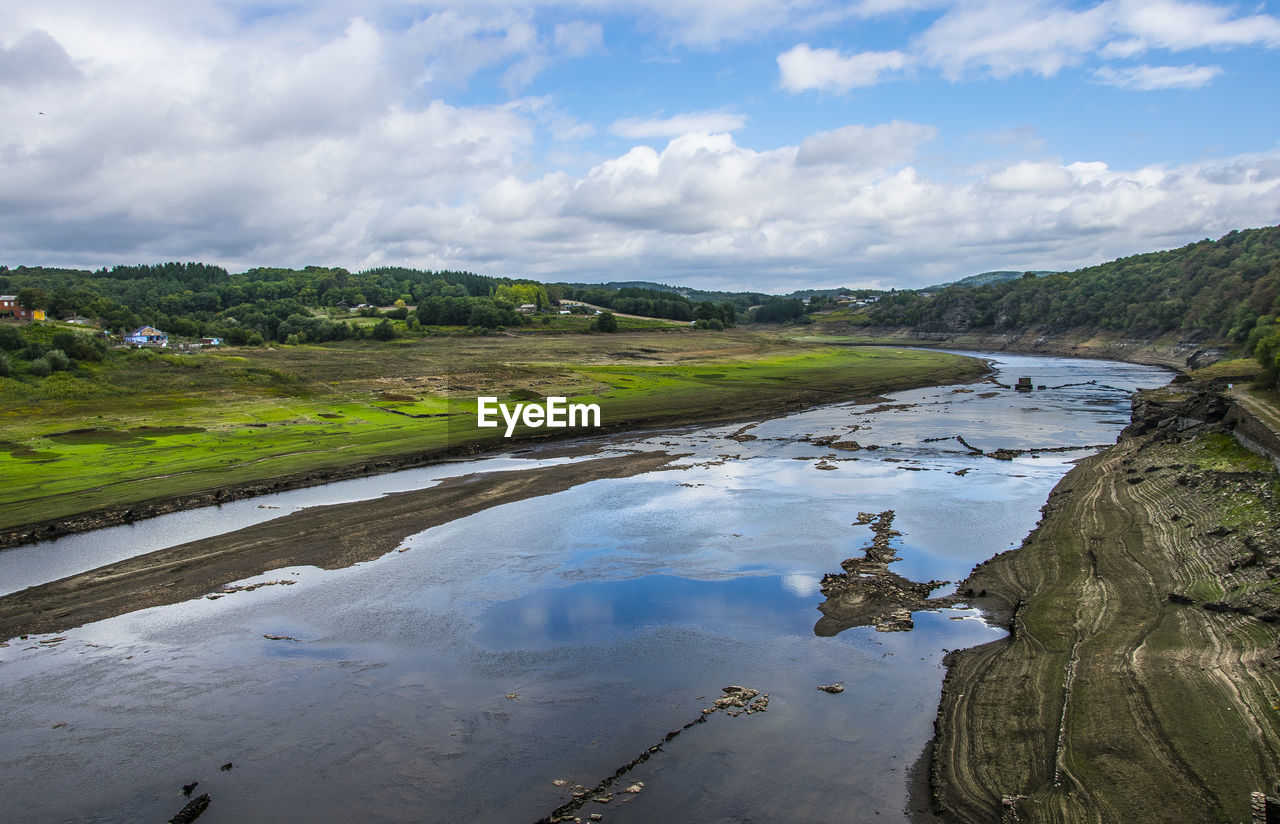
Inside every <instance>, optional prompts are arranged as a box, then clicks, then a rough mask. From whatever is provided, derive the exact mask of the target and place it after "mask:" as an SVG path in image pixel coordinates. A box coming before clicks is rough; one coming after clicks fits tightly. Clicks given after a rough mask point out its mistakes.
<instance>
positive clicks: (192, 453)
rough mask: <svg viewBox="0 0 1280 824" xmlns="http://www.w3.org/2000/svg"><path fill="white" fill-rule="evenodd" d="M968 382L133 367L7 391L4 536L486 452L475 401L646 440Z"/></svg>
mask: <svg viewBox="0 0 1280 824" xmlns="http://www.w3.org/2000/svg"><path fill="white" fill-rule="evenodd" d="M982 371H983V367H982V365H981V363H980V362H978V361H974V360H971V359H966V358H960V357H956V356H952V355H945V354H941V353H926V352H919V351H912V350H901V349H879V348H875V349H873V348H867V349H858V348H850V347H847V346H827V345H825V344H823V343H821V342H817V341H808V342H796V341H794V340H788V339H786V338H784V337H781V336H777V335H769V334H762V333H756V332H747V331H741V330H734V331H729V332H724V333H711V332H693V331H692V330H688V329H672V330H671V331H665V332H658V331H650V332H633V333H622V334H617V335H541V334H515V335H503V336H492V337H438V338H424V339H418V340H402V341H395V342H389V343H372V342H365V341H361V342H343V343H334V344H326V345H317V346H306V345H304V346H286V347H277V348H267V349H259V348H240V349H228V350H221V351H207V352H204V353H200V354H191V355H179V354H167V353H155V352H149V351H144V352H138V353H134V354H132V355H128V356H123V357H118V358H112V359H110V360H109V361H108V362H107V363H104V364H99V365H92V366H89V367H81V368H80V369H79V371H78V372H77V373H76V374H75V375H71V374H68V373H58V374H55V375H54V376H53V377H51V378H47V379H45V380H44V381H43V382H42V383H39V384H31V383H23V384H18V383H17V382H16V381H5V384H6V385H5V387H4V388H5V390H6V391H5V392H4V393H3V398H4V400H2V401H0V481H2V483H0V529H3V530H13V529H15V528H18V527H22V526H24V525H31V524H38V523H44V522H49V521H53V520H57V519H60V518H67V517H70V516H73V515H78V514H82V513H86V512H92V511H95V510H102V509H111V508H117V509H118V508H121V507H131V506H134V505H136V504H140V503H143V502H151V501H156V500H162V499H169V498H174V497H176V496H183V495H192V494H196V493H203V492H209V491H212V490H218V489H225V488H228V487H234V486H237V485H241V484H246V483H250V482H258V481H269V480H273V479H285V483H286V484H287V483H288V478H290V477H291V476H295V475H297V474H298V473H315V472H317V471H321V472H322V471H326V470H335V469H339V468H350V467H353V466H359V465H360V464H362V462H368V461H372V460H383V459H386V458H389V457H397V458H409V459H411V460H419V459H420V460H426V459H429V458H430V456H431V455H432V454H443V453H444V452H445V451H446V450H450V449H455V450H456V449H458V448H460V447H466V448H468V449H469V450H470V449H480V448H486V447H497V446H499V445H500V444H499V441H501V440H502V430H501V428H500V429H497V430H495V429H483V430H482V429H477V428H476V426H475V407H476V398H477V397H478V396H482V395H493V396H496V397H498V398H499V399H500V400H501V401H502V402H505V403H509V404H511V403H515V402H519V401H524V402H528V401H530V400H537V399H540V398H543V397H546V396H551V395H558V396H566V397H569V398H571V399H574V400H576V401H581V402H588V403H598V404H599V405H600V408H601V411H602V419H603V420H602V423H603V424H604V426H605V428H607V429H623V428H646V427H653V428H656V427H664V426H673V425H680V424H686V423H692V422H704V421H713V420H736V419H746V418H757V417H768V416H771V415H776V414H780V413H783V412H785V411H788V410H791V409H795V408H799V407H802V406H806V405H812V404H816V403H823V402H832V401H838V400H845V399H849V398H853V397H858V396H870V395H875V394H878V393H882V392H887V391H892V390H895V389H900V388H906V387H910V386H920V385H924V384H932V383H945V382H950V381H955V380H960V379H963V378H966V377H972V376H975V375H977V374H980V373H981V372H982ZM547 431H548V430H546V429H540V430H537V431H528V430H525V429H523V428H522V429H521V430H518V432H517V437H521V436H525V437H530V436H541V435H545V433H546V432H547ZM556 431H557V433H563V432H564V430H556ZM578 434H582V430H578Z"/></svg>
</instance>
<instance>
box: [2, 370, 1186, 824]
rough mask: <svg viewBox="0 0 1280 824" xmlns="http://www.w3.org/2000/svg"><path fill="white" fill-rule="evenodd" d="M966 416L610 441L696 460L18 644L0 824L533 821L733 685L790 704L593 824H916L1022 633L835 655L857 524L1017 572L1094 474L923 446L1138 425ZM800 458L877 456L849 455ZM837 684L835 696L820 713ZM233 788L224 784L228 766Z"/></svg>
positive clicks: (693, 748)
mask: <svg viewBox="0 0 1280 824" xmlns="http://www.w3.org/2000/svg"><path fill="white" fill-rule="evenodd" d="M991 357H992V358H993V359H995V360H997V361H998V363H997V366H998V368H999V370H1000V375H999V380H1001V381H1002V382H1004V383H1012V382H1013V380H1015V379H1016V378H1017V377H1020V376H1023V375H1029V376H1031V377H1032V378H1033V381H1034V383H1036V384H1046V385H1050V386H1058V385H1062V384H1068V383H1082V382H1084V381H1089V380H1096V381H1097V383H1098V384H1102V385H1106V386H1109V387H1119V388H1120V389H1132V388H1136V387H1138V386H1156V385H1161V384H1163V383H1164V382H1165V381H1166V379H1167V375H1166V374H1165V373H1163V372H1162V371H1160V370H1157V369H1153V368H1149V367H1140V366H1133V365H1127V364H1117V363H1109V362H1099V361H1076V360H1065V359H1048V358H1024V357H1014V356H1005V355H999V356H991ZM959 389H967V390H971V391H957V388H956V387H944V388H937V389H923V390H916V391H912V392H903V393H898V394H896V395H894V396H892V398H891V399H890V402H889V403H888V404H872V405H865V406H855V405H844V404H841V405H835V406H829V407H823V408H819V409H814V410H810V411H808V412H804V413H800V414H797V415H792V416H789V417H787V418H783V419H778V420H773V421H767V422H764V423H760V424H758V425H756V426H754V427H751V428H750V429H748V430H747V434H751V435H755V436H757V439H756V440H751V441H746V442H741V443H740V442H737V441H734V440H729V439H727V438H726V436H727V435H729V434H732V433H733V432H735V431H737V430H738V429H739V428H740V427H739V426H729V427H717V428H711V429H695V430H689V431H685V432H681V433H677V434H668V435H661V436H655V437H648V438H636V439H633V440H631V441H628V442H624V443H619V442H616V441H615V442H611V443H612V444H613V445H614V448H616V449H655V448H657V449H667V450H669V451H671V452H681V453H683V452H690V453H692V454H691V455H690V457H688V458H684V459H682V460H681V461H680V464H681V465H682V467H683V468H681V469H676V470H668V471H660V472H653V473H648V474H644V475H638V476H634V477H631V478H625V479H613V480H602V481H597V482H594V483H590V484H585V485H582V486H578V487H575V488H573V489H570V490H567V491H565V492H562V493H559V494H556V495H550V496H545V497H541V498H535V499H530V500H526V501H521V502H518V503H513V504H508V505H504V506H501V507H495V508H493V509H489V510H486V511H483V512H479V513H477V514H475V515H472V516H470V517H467V518H463V519H460V520H458V521H454V522H452V523H449V524H444V525H442V526H438V527H434V528H432V529H428V530H426V531H424V532H422V533H420V534H418V535H415V536H413V537H412V538H410V539H409V541H408V542H407V543H408V545H409V547H410V549H409V551H407V552H404V553H391V554H389V555H387V556H384V557H382V558H379V559H377V560H374V561H372V562H369V563H365V564H360V565H357V566H355V567H352V568H349V569H345V570H338V571H321V570H317V569H314V568H309V567H308V568H297V569H289V570H283V571H273V572H272V573H270V574H268V575H266V576H262V577H263V578H264V579H271V580H274V579H279V578H286V577H287V578H291V579H293V580H295V581H297V584H296V585H294V586H289V587H283V586H273V587H265V588H262V589H258V590H256V591H254V592H241V593H237V594H235V595H232V596H228V597H225V598H222V599H220V600H217V601H206V600H200V601H195V602H191V603H186V604H179V605H175V606H171V607H162V608H156V609H150V610H144V611H141V612H137V613H133V614H130V615H124V616H120V617H118V618H114V619H111V620H107V621H101V622H98V623H96V624H92V625H89V626H85V627H81V628H79V629H76V630H72V631H70V632H67V633H64V634H63V635H65V637H66V638H67V640H65V641H62V642H60V643H56V644H49V645H41V644H37V643H21V642H19V643H15V644H14V645H13V646H11V647H10V648H8V649H0V685H3V689H4V695H5V701H4V702H3V704H2V705H0V786H3V787H4V788H5V804H4V805H3V808H2V810H0V820H29V821H57V822H62V821H66V822H88V821H100V822H115V821H120V822H125V821H141V820H154V821H163V820H165V819H166V818H168V817H169V816H171V815H173V814H174V813H175V812H177V810H178V809H179V808H180V807H181V806H182V803H183V801H184V799H182V798H181V797H179V796H178V795H176V793H177V790H178V788H179V787H180V786H181V785H182V784H185V783H187V782H190V781H192V780H199V781H200V782H201V783H200V788H199V790H198V791H205V790H207V791H208V792H209V793H210V794H211V796H212V798H213V805H212V806H211V807H210V809H209V811H208V812H207V813H206V814H205V815H204V816H203V817H202V818H201V822H202V824H203V822H206V821H208V822H214V824H216V822H218V821H225V822H231V821H293V820H310V821H315V822H328V821H333V822H345V821H351V820H368V821H388V822H392V821H459V820H467V821H479V822H513V821H514V822H519V821H528V822H533V821H536V820H538V819H539V818H541V817H543V816H545V815H547V814H549V813H550V812H551V811H552V810H553V809H554V808H555V807H557V806H558V805H559V804H561V803H563V802H564V801H566V800H567V798H568V792H567V788H562V787H557V786H555V785H553V784H552V780H553V779H566V780H569V781H572V782H577V783H582V784H584V785H586V786H587V787H592V786H594V785H595V784H596V783H597V782H598V781H599V780H600V779H602V778H604V777H606V776H609V775H612V774H613V772H614V770H615V769H617V768H618V767H619V766H621V765H622V764H624V763H626V762H628V761H630V760H631V759H632V758H634V757H635V756H637V755H639V754H640V753H641V752H643V751H644V750H645V749H646V748H648V747H650V746H653V745H654V744H658V743H660V742H661V741H662V739H663V737H664V736H665V734H666V733H667V732H668V731H670V730H673V729H676V728H678V727H680V726H682V725H683V724H685V723H687V722H689V721H692V720H694V719H695V718H696V717H698V716H699V714H700V709H701V708H702V707H705V706H708V705H709V704H710V702H711V701H712V700H713V699H714V698H716V697H718V696H719V694H720V687H723V686H727V685H730V684H742V685H745V686H750V687H754V688H757V689H760V690H763V691H766V692H769V693H770V694H771V703H770V706H769V711H768V712H766V713H758V714H755V715H751V716H745V715H744V716H740V717H737V718H730V717H727V716H724V715H722V714H717V715H715V716H712V717H711V719H710V720H709V722H708V723H706V724H700V725H698V726H696V727H694V728H692V729H690V730H689V731H687V732H685V733H683V734H682V735H681V736H680V737H679V738H677V739H675V740H673V741H671V742H669V743H667V744H665V745H664V748H663V750H662V751H660V752H658V753H657V754H656V755H655V756H654V757H653V758H651V759H650V760H649V761H647V762H645V763H644V764H641V765H640V766H638V767H637V768H636V769H635V770H633V771H632V772H631V773H629V774H628V775H627V777H626V782H625V783H623V785H622V786H625V784H626V783H629V782H631V781H643V782H644V783H645V789H644V791H643V792H641V793H640V794H638V795H636V796H634V797H629V796H627V798H629V799H630V800H626V801H624V800H623V799H622V798H621V797H620V798H618V799H615V800H614V801H613V802H612V803H610V804H608V805H601V804H595V803H592V804H589V805H588V806H587V808H584V809H583V810H581V811H580V813H579V814H580V815H582V816H583V818H584V819H585V817H586V815H587V813H589V812H599V813H602V814H603V815H604V817H605V820H606V821H621V822H627V821H631V822H646V821H653V820H660V819H661V820H670V821H698V822H720V821H724V822H728V821H818V820H835V819H837V818H839V819H841V820H855V821H861V820H876V821H894V820H897V821H902V820H904V819H905V813H904V811H903V810H904V807H905V805H906V800H907V781H908V776H907V773H908V770H909V768H910V766H911V765H912V763H913V762H914V761H915V760H916V759H917V758H918V756H919V755H920V752H921V750H922V748H923V747H924V744H925V742H926V741H927V740H928V737H929V735H930V734H931V729H932V721H933V716H934V712H935V710H936V706H937V698H938V693H939V690H940V685H941V679H942V674H943V671H942V667H941V658H942V655H943V654H944V650H945V649H949V648H958V647H964V646H970V645H973V644H979V643H983V642H985V641H989V640H993V639H996V638H999V637H1001V635H1002V633H1001V632H1000V631H999V630H997V629H993V628H991V627H988V626H987V625H986V624H985V623H984V622H982V621H981V620H980V619H979V618H978V617H977V616H976V614H975V613H974V612H973V611H971V610H966V609H954V610H942V611H939V612H934V613H917V614H916V616H915V620H916V626H915V629H914V630H913V631H911V632H907V633H884V632H876V631H875V630H874V629H871V628H867V627H855V628H853V629H850V630H847V631H845V632H843V633H841V634H839V635H837V636H835V637H831V638H820V637H817V636H815V634H814V632H813V627H814V624H815V623H816V622H817V620H818V619H819V618H820V617H821V615H820V613H819V612H818V610H817V609H816V607H817V605H818V604H819V603H821V602H822V600H823V599H822V596H821V594H820V593H819V591H818V586H819V581H820V580H821V578H822V576H823V575H824V574H826V573H828V572H838V571H839V570H840V567H839V563H840V561H841V560H843V559H844V558H847V557H850V556H852V555H854V554H856V553H857V552H858V551H859V549H860V547H862V546H863V545H864V544H865V543H866V541H867V540H869V537H870V534H869V531H868V529H867V528H866V527H863V526H853V525H852V523H853V521H854V520H855V519H856V518H857V515H858V513H859V512H880V511H884V510H888V509H893V510H894V511H895V512H896V520H895V523H894V527H895V528H896V529H898V530H900V531H901V532H902V533H903V535H902V537H901V538H900V539H898V541H897V547H898V551H899V555H900V556H901V557H902V559H903V560H902V561H901V562H900V563H897V564H894V567H893V568H894V571H895V572H898V573H899V574H902V575H905V576H907V577H910V578H913V579H916V580H928V579H946V580H957V579H959V578H962V577H963V576H964V575H965V574H966V573H967V572H968V570H969V569H970V568H971V567H972V566H973V565H974V564H975V563H977V562H979V561H981V560H984V559H985V558H988V557H990V556H991V555H993V554H995V553H997V552H1000V551H1003V550H1005V549H1008V548H1009V547H1011V546H1016V545H1017V544H1018V543H1019V542H1020V541H1021V540H1022V538H1023V536H1025V534H1026V533H1027V532H1028V531H1029V530H1030V529H1031V528H1032V527H1033V526H1034V524H1035V522H1036V520H1037V518H1038V514H1039V508H1040V506H1041V505H1042V504H1043V503H1044V500H1045V498H1046V496H1047V495H1048V492H1049V490H1050V489H1051V488H1052V486H1053V484H1054V483H1056V481H1057V480H1058V479H1059V478H1060V477H1061V475H1062V474H1063V473H1064V472H1065V471H1066V470H1067V469H1069V467H1070V461H1072V460H1074V459H1077V458H1079V457H1081V456H1083V455H1085V454H1089V453H1088V451H1087V450H1082V451H1078V452H1066V453H1061V452H1055V453H1033V454H1029V455H1024V456H1020V457H1018V458H1015V459H1014V460H1013V461H1009V462H1005V461H996V460H993V459H990V458H982V457H972V456H970V455H969V454H968V452H967V450H965V449H964V447H962V446H960V444H959V443H958V442H956V441H955V440H930V439H935V438H949V437H951V436H954V435H957V434H959V435H962V436H963V437H964V438H965V440H966V441H968V442H969V443H972V444H974V445H975V446H978V447H980V448H982V449H985V450H992V449H995V448H998V447H1005V448H1016V449H1035V448H1049V447H1059V446H1064V445H1077V446H1088V445H1093V444H1102V443H1109V442H1111V441H1113V440H1114V438H1115V436H1116V434H1117V433H1118V430H1119V429H1120V427H1121V426H1123V424H1124V423H1125V422H1126V421H1127V414H1128V397H1127V395H1126V394H1125V392H1123V391H1119V390H1118V389H1109V388H1104V387H1103V386H1099V385H1090V386H1074V387H1069V388H1065V389H1057V390H1051V391H1046V392H1035V393H1031V394H1018V393H1014V392H1012V391H1010V390H1003V389H1000V388H999V387H997V386H994V385H992V384H990V383H980V384H975V385H973V386H970V387H960V388H959ZM990 392H996V393H997V394H996V395H995V396H993V397H985V398H984V397H981V395H982V394H985V393H990ZM877 407H887V408H881V409H880V410H879V411H873V410H875V409H877ZM855 427H856V428H855ZM806 434H807V435H808V436H809V437H810V438H821V437H823V436H826V435H838V436H840V438H842V439H852V440H856V441H857V442H858V443H860V444H862V445H863V446H868V445H876V446H878V447H879V448H878V449H875V450H867V449H863V450H859V451H845V450H839V449H832V448H830V447H826V446H821V445H815V444H813V443H812V442H809V441H806V440H802V439H801V438H802V437H803V436H805V435H806ZM543 460H549V459H540V458H538V456H537V455H536V454H534V455H527V456H523V457H509V456H508V457H503V458H498V459H490V460H488V461H481V462H473V463H470V464H465V465H460V466H450V467H437V468H435V469H433V470H430V471H426V472H423V471H418V474H416V475H415V474H414V473H396V474H393V475H388V476H383V477H382V478H379V479H370V481H368V482H367V483H368V484H369V486H366V487H364V488H352V487H347V486H344V485H341V484H335V485H333V486H332V487H321V488H316V489H311V490H302V491H299V492H297V493H285V494H284V495H283V496H272V501H273V503H272V504H271V505H277V506H281V507H282V509H281V510H279V511H278V513H283V512H287V511H289V508H290V507H292V506H301V505H318V504H322V503H328V502H336V501H341V500H352V499H357V498H366V497H374V496H376V495H378V494H381V493H382V492H384V491H388V490H391V489H406V488H414V487H413V484H418V485H421V484H424V483H432V482H435V481H437V480H439V479H440V478H442V477H447V476H449V475H452V474H461V473H463V472H465V471H472V470H475V469H477V468H484V467H490V468H509V467H510V466H512V465H531V464H532V463H535V462H538V461H543ZM557 460H564V459H557ZM820 464H821V465H826V466H833V467H834V468H833V469H819V468H818V466H819V465H820ZM965 469H967V470H969V471H968V472H967V473H965V474H963V475H957V474H955V473H956V472H957V471H961V470H965ZM362 483H363V482H362ZM289 495H297V496H301V497H299V498H296V499H290V498H288V497H287V496H289ZM259 503H263V501H262V500H255V501H249V502H244V503H243V504H242V505H239V506H237V507H235V508H234V509H233V508H232V507H228V506H224V507H223V508H222V511H221V512H220V513H210V512H208V511H205V512H203V513H184V516H185V517H187V518H189V519H190V520H187V521H175V522H174V523H175V526H173V527H172V529H173V530H174V531H173V532H171V533H170V534H171V535H179V536H180V537H178V538H174V539H173V540H170V541H169V543H177V542H179V541H182V540H189V539H190V537H192V536H193V535H196V534H210V532H209V530H214V529H217V528H218V527H219V526H221V528H222V529H230V528H236V527H239V526H242V525H245V524H247V523H250V522H252V521H254V520H255V519H259V518H262V517H266V515H265V514H264V513H271V512H277V511H275V510H259V509H257V505H258V504H259ZM211 516H212V517H211ZM179 523H181V524H187V525H188V526H186V527H183V528H182V529H179V528H178V527H177V526H176V524H179ZM138 526H142V525H138ZM134 529H136V527H135V528H124V529H122V530H104V531H103V532H102V533H96V534H95V535H92V536H80V537H79V539H78V540H81V541H84V542H85V543H84V546H93V547H95V549H94V551H95V552H97V553H99V554H98V555H95V558H98V557H111V558H118V557H125V556H127V555H128V554H129V553H130V552H131V550H130V548H129V547H130V546H131V543H130V541H131V539H132V538H131V536H136V535H137V534H138V533H137V532H135V531H133V530H134ZM186 530H192V531H186ZM64 540H66V539H64ZM61 543H62V542H53V544H50V545H46V548H51V547H55V546H56V545H57V544H61ZM146 548H147V549H151V548H155V546H154V545H152V544H147V546H146ZM76 554H77V553H74V552H58V553H57V554H56V556H55V557H57V558H58V559H59V560H58V561H56V562H52V563H51V564H50V565H49V567H48V568H47V569H44V570H42V568H41V566H40V563H39V559H40V554H39V553H35V552H28V553H26V554H25V555H24V556H21V559H20V560H18V561H9V558H8V557H7V556H8V555H9V554H8V553H3V554H0V580H2V581H6V582H7V581H9V580H11V578H10V576H11V575H16V574H17V573H16V571H17V570H18V569H19V568H20V569H21V570H22V573H21V574H22V575H23V576H24V577H23V578H22V580H25V581H28V582H29V583H37V582H39V581H41V580H49V579H51V578H56V577H59V576H61V575H65V574H68V573H67V572H65V571H64V570H66V569H70V568H72V567H74V566H75V563H73V562H70V561H67V560H63V559H66V558H73V557H74V556H75V555H76ZM6 565H8V566H6ZM73 571H74V570H73ZM24 585H27V584H24ZM264 634H272V635H286V636H291V637H294V638H298V639H300V640H299V641H297V642H294V641H270V640H267V639H264V638H263V637H262V636H263V635H264ZM32 640H33V641H35V640H39V639H32ZM46 640H47V639H46ZM32 647H36V648H34V649H33V648H32ZM834 682H843V683H844V685H845V688H846V689H845V691H844V692H843V693H841V694H839V695H829V694H827V693H824V692H820V691H818V690H817V686H818V685H821V684H830V683H834ZM508 696H514V697H508ZM61 724H65V726H55V725H61ZM226 762H233V763H234V765H235V766H234V768H233V769H232V770H230V771H228V772H222V771H220V770H219V769H218V766H219V765H221V764H224V763H226ZM5 811H7V812H5ZM6 817H7V818H6Z"/></svg>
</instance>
